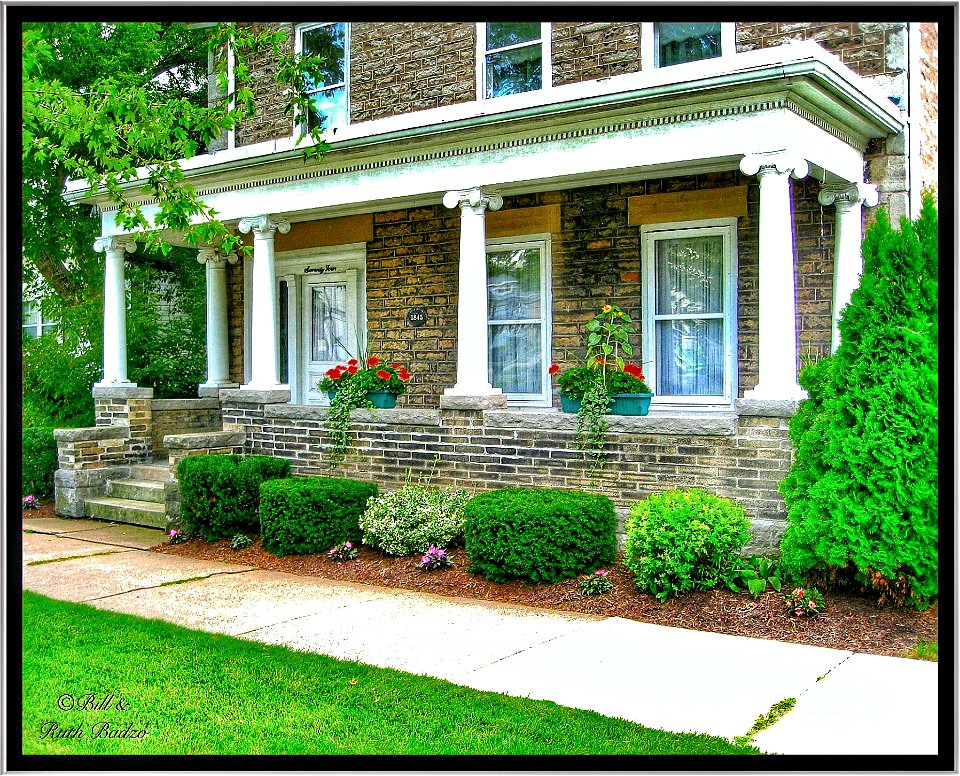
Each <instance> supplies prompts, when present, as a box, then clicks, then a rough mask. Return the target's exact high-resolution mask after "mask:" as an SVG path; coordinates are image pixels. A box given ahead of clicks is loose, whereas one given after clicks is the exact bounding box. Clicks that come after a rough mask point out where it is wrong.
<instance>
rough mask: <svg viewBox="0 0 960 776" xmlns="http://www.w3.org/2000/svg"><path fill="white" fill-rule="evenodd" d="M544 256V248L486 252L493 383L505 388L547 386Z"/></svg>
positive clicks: (530, 390) (531, 390)
mask: <svg viewBox="0 0 960 776" xmlns="http://www.w3.org/2000/svg"><path fill="white" fill-rule="evenodd" d="M540 261H541V257H540V249H539V248H517V249H507V250H502V251H495V252H492V253H489V254H488V255H487V310H488V313H487V314H488V316H489V321H490V360H489V363H490V384H491V385H493V386H495V387H497V388H500V389H501V390H502V391H503V392H504V393H512V394H538V393H540V392H541V391H542V390H543V353H542V348H541V331H542V328H541V327H542V326H543V298H542V289H541V285H540Z"/></svg>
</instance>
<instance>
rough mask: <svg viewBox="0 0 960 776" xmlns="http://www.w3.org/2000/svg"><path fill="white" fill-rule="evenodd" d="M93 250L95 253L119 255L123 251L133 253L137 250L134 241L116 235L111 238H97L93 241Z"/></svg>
mask: <svg viewBox="0 0 960 776" xmlns="http://www.w3.org/2000/svg"><path fill="white" fill-rule="evenodd" d="M93 249H94V250H95V251H96V252H97V253H120V254H121V255H122V254H123V251H126V252H127V253H133V252H134V251H135V250H136V249H137V243H136V241H135V240H134V239H133V238H132V237H130V235H126V234H118V235H114V236H113V237H98V238H97V239H96V240H94V241H93Z"/></svg>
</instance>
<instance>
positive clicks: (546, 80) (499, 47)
mask: <svg viewBox="0 0 960 776" xmlns="http://www.w3.org/2000/svg"><path fill="white" fill-rule="evenodd" d="M477 37H478V40H479V41H480V47H479V48H480V52H481V56H482V59H481V61H480V93H481V94H483V96H484V98H485V99H490V98H492V97H502V96H503V95H506V94H520V93H522V92H532V91H537V90H538V89H543V88H545V87H549V86H550V24H549V23H547V22H486V23H481V24H479V25H477Z"/></svg>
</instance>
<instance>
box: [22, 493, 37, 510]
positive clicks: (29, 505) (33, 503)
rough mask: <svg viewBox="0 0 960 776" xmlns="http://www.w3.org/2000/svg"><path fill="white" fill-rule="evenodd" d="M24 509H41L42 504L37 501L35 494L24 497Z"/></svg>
mask: <svg viewBox="0 0 960 776" xmlns="http://www.w3.org/2000/svg"><path fill="white" fill-rule="evenodd" d="M23 508H24V509H39V508H40V502H39V501H38V500H37V497H36V496H34V495H33V494H30V495H29V496H24V497H23Z"/></svg>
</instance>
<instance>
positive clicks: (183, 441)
mask: <svg viewBox="0 0 960 776" xmlns="http://www.w3.org/2000/svg"><path fill="white" fill-rule="evenodd" d="M246 440H247V435H246V432H244V431H198V432H197V433H195V434H167V435H166V436H165V437H164V438H163V446H164V447H166V448H167V449H168V450H200V449H203V448H206V447H240V446H242V445H243V443H244V442H246Z"/></svg>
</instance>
